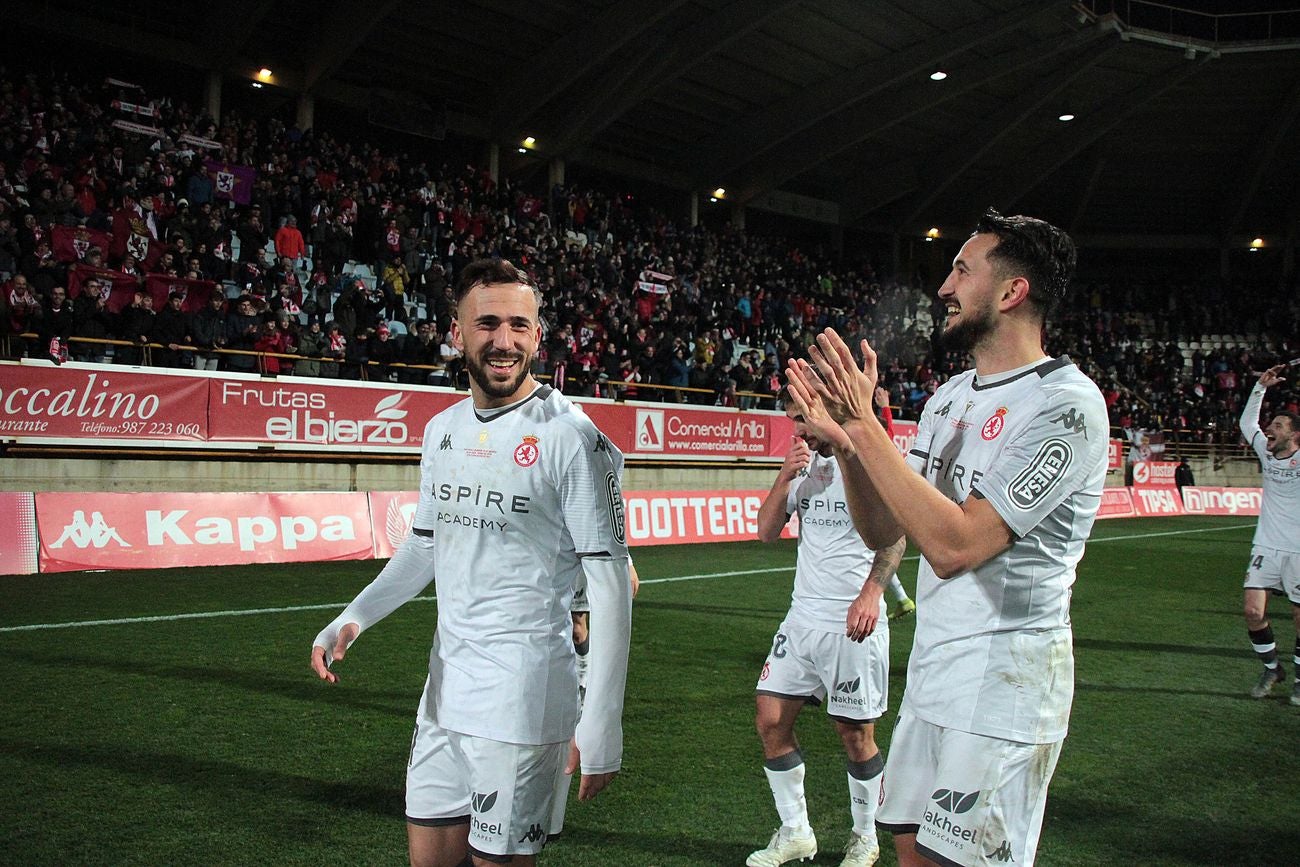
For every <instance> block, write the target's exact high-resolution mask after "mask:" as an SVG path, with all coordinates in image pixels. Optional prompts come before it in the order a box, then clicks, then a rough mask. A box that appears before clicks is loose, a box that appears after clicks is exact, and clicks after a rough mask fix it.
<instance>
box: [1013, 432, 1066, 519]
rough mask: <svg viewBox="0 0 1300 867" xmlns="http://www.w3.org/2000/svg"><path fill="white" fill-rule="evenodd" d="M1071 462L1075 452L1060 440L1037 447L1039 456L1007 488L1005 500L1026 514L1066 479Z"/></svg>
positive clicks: (1049, 441)
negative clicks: (1006, 498) (1008, 500)
mask: <svg viewBox="0 0 1300 867" xmlns="http://www.w3.org/2000/svg"><path fill="white" fill-rule="evenodd" d="M1073 460H1074V450H1073V449H1072V448H1070V444H1069V443H1068V442H1066V441H1065V440H1063V439H1057V438H1053V439H1050V440H1047V441H1046V442H1044V443H1043V444H1042V445H1041V446H1039V448H1038V454H1036V455H1034V459H1033V460H1032V461H1030V462H1029V465H1028V466H1027V467H1025V468H1024V469H1023V470H1021V471H1020V474H1019V475H1018V476H1016V477H1015V478H1014V479H1012V480H1011V484H1009V485H1007V497H1008V499H1010V500H1011V504H1012V505H1013V506H1015V507H1016V508H1017V509H1020V510H1022V511H1025V512H1028V511H1030V510H1032V509H1033V508H1034V507H1036V506H1038V505H1039V504H1040V503H1042V501H1043V500H1044V499H1045V498H1046V497H1047V495H1048V494H1050V493H1051V491H1052V489H1053V488H1055V487H1056V485H1057V483H1058V482H1060V481H1061V479H1062V478H1064V477H1065V474H1066V472H1067V471H1068V470H1069V469H1070V462H1071V461H1073Z"/></svg>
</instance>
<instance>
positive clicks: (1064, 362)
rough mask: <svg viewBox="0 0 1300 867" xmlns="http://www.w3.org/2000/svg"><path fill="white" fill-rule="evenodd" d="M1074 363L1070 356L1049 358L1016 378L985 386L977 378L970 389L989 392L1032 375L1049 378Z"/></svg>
mask: <svg viewBox="0 0 1300 867" xmlns="http://www.w3.org/2000/svg"><path fill="white" fill-rule="evenodd" d="M1073 363H1074V362H1073V361H1071V360H1070V357H1069V356H1068V355H1062V356H1061V357H1060V358H1049V359H1047V361H1044V362H1043V363H1042V364H1040V365H1038V366H1037V367H1031V368H1029V369H1028V370H1026V371H1025V372H1023V373H1017V374H1016V375H1015V376H1012V377H1008V378H1007V379H1000V380H998V381H997V382H990V383H986V384H984V385H980V382H979V379H978V377H977V378H975V379H973V380H971V384H970V387H971V390H972V391H987V390H988V389H990V388H997V387H998V386H1000V385H1007V384H1009V383H1012V382H1015V381H1016V380H1018V379H1024V378H1025V377H1026V376H1029V375H1030V374H1031V373H1036V374H1038V376H1039V378H1040V379H1041V378H1043V377H1045V376H1047V375H1048V374H1049V373H1055V372H1056V371H1058V370H1060V369H1061V368H1062V367H1069V366H1070V365H1071V364H1073Z"/></svg>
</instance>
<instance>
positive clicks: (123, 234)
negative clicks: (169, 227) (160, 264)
mask: <svg viewBox="0 0 1300 867" xmlns="http://www.w3.org/2000/svg"><path fill="white" fill-rule="evenodd" d="M165 249H166V247H165V246H164V245H162V244H160V243H158V242H157V241H156V240H154V238H153V236H152V235H150V234H149V227H148V226H147V225H146V224H145V221H144V218H143V217H142V216H140V214H138V213H137V212H136V211H135V209H134V208H123V209H122V210H120V211H114V212H113V243H112V246H111V247H110V252H111V254H112V256H113V258H114V259H121V258H122V257H123V256H125V255H126V254H127V253H130V254H132V255H134V256H135V258H136V261H138V262H139V263H140V267H141V268H143V269H144V270H145V271H148V270H149V269H151V268H153V266H154V264H155V263H157V261H158V257H159V256H161V255H162V254H163V250H165Z"/></svg>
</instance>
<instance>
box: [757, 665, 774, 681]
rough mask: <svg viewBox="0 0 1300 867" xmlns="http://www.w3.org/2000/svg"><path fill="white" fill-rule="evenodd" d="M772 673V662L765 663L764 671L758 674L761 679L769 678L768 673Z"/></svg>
mask: <svg viewBox="0 0 1300 867" xmlns="http://www.w3.org/2000/svg"><path fill="white" fill-rule="evenodd" d="M771 673H772V663H770V662H765V663H763V673H762V674H760V675H759V676H758V679H759V680H767V678H768V675H770V674H771Z"/></svg>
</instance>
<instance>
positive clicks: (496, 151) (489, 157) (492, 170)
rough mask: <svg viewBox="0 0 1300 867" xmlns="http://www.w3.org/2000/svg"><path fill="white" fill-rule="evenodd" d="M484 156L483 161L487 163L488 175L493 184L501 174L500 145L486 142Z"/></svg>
mask: <svg viewBox="0 0 1300 867" xmlns="http://www.w3.org/2000/svg"><path fill="white" fill-rule="evenodd" d="M484 156H485V159H484V162H486V163H487V167H488V177H489V178H491V179H492V183H494V184H495V183H496V182H497V180H498V178H499V177H500V175H501V145H499V144H497V143H496V142H488V146H487V153H486V154H485V155H484Z"/></svg>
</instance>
